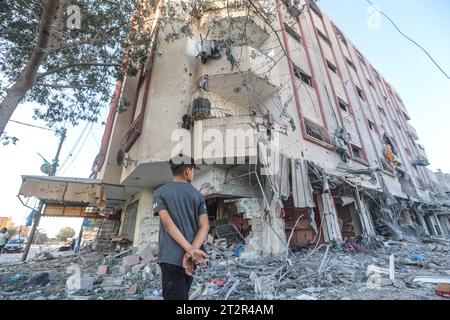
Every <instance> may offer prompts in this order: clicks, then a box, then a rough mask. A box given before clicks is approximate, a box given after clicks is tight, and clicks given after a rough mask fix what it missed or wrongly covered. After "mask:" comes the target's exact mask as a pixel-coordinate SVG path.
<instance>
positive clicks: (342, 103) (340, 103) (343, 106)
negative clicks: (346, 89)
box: [339, 99, 348, 112]
mask: <svg viewBox="0 0 450 320" xmlns="http://www.w3.org/2000/svg"><path fill="white" fill-rule="evenodd" d="M339 108H341V109H342V110H344V111H345V112H348V104H346V103H345V102H344V101H342V100H341V99H339Z"/></svg>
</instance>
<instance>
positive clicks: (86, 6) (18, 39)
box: [0, 0, 153, 143]
mask: <svg viewBox="0 0 450 320" xmlns="http://www.w3.org/2000/svg"><path fill="white" fill-rule="evenodd" d="M137 2H138V3H140V2H141V1H140V0H137ZM142 2H144V3H145V2H147V1H142ZM150 2H152V3H153V1H150ZM146 8H148V10H149V12H150V11H151V10H150V7H144V6H140V5H138V6H136V1H130V0H114V1H109V0H79V1H72V0H45V1H42V0H21V1H17V0H1V6H0V29H1V30H2V32H1V33H0V54H1V57H0V135H1V136H2V140H3V141H4V142H5V143H8V142H10V141H11V142H13V143H14V142H16V140H14V138H15V137H8V136H7V135H6V133H4V129H5V126H6V124H7V122H8V121H9V119H10V117H11V116H12V114H13V112H14V110H15V109H16V107H17V106H18V104H19V103H21V102H25V101H30V102H31V101H32V102H37V103H38V104H39V105H40V106H41V107H40V108H37V109H35V110H34V112H35V115H34V118H35V119H42V120H44V121H46V122H47V124H48V126H49V127H55V126H56V127H57V126H60V127H61V126H67V125H73V126H74V125H77V124H78V123H79V121H92V122H95V121H97V120H98V114H99V110H100V108H101V107H102V106H104V105H105V103H106V102H107V101H108V100H109V97H108V96H109V94H110V92H111V89H112V86H113V84H114V80H115V79H118V78H120V77H121V76H123V75H124V72H125V71H126V72H129V73H133V72H135V70H138V69H139V68H140V65H142V63H143V61H145V55H142V52H143V51H142V50H131V49H130V48H132V47H137V48H140V47H142V46H144V47H145V44H146V40H147V38H146V36H147V35H146V33H145V28H141V25H140V23H143V22H144V20H143V19H142V18H141V16H142V17H145V16H147V15H146V13H145V12H144V11H145V10H147V9H146ZM134 12H136V13H139V15H138V17H137V18H135V19H134V20H133V23H130V21H131V16H132V14H133V13H134ZM132 27H133V28H132ZM127 37H129V39H131V40H132V41H126V38H127ZM125 49H130V50H129V52H128V54H124V53H125ZM124 57H125V58H126V59H124Z"/></svg>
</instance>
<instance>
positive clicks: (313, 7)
mask: <svg viewBox="0 0 450 320" xmlns="http://www.w3.org/2000/svg"><path fill="white" fill-rule="evenodd" d="M309 7H310V8H311V10H312V11H313V12H314V13H315V14H317V15H318V16H319V17H320V18H322V12H321V11H320V8H319V6H318V5H317V4H316V3H315V2H313V1H310V2H309Z"/></svg>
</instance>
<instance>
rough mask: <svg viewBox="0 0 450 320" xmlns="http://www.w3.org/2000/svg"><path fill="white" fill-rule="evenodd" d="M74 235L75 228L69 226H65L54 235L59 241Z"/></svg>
mask: <svg viewBox="0 0 450 320" xmlns="http://www.w3.org/2000/svg"><path fill="white" fill-rule="evenodd" d="M74 236H75V230H73V229H72V228H70V227H65V228H62V229H61V230H59V232H58V235H57V236H56V238H57V239H59V240H60V241H67V239H68V238H73V237H74Z"/></svg>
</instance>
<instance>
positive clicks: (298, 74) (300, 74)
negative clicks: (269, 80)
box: [294, 65, 312, 87]
mask: <svg viewBox="0 0 450 320" xmlns="http://www.w3.org/2000/svg"><path fill="white" fill-rule="evenodd" d="M294 74H295V76H296V77H297V78H298V79H300V80H301V81H302V82H304V83H306V84H307V85H308V86H311V87H312V79H311V76H309V75H307V74H306V73H304V72H303V71H302V69H300V68H299V67H297V66H296V65H294Z"/></svg>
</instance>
